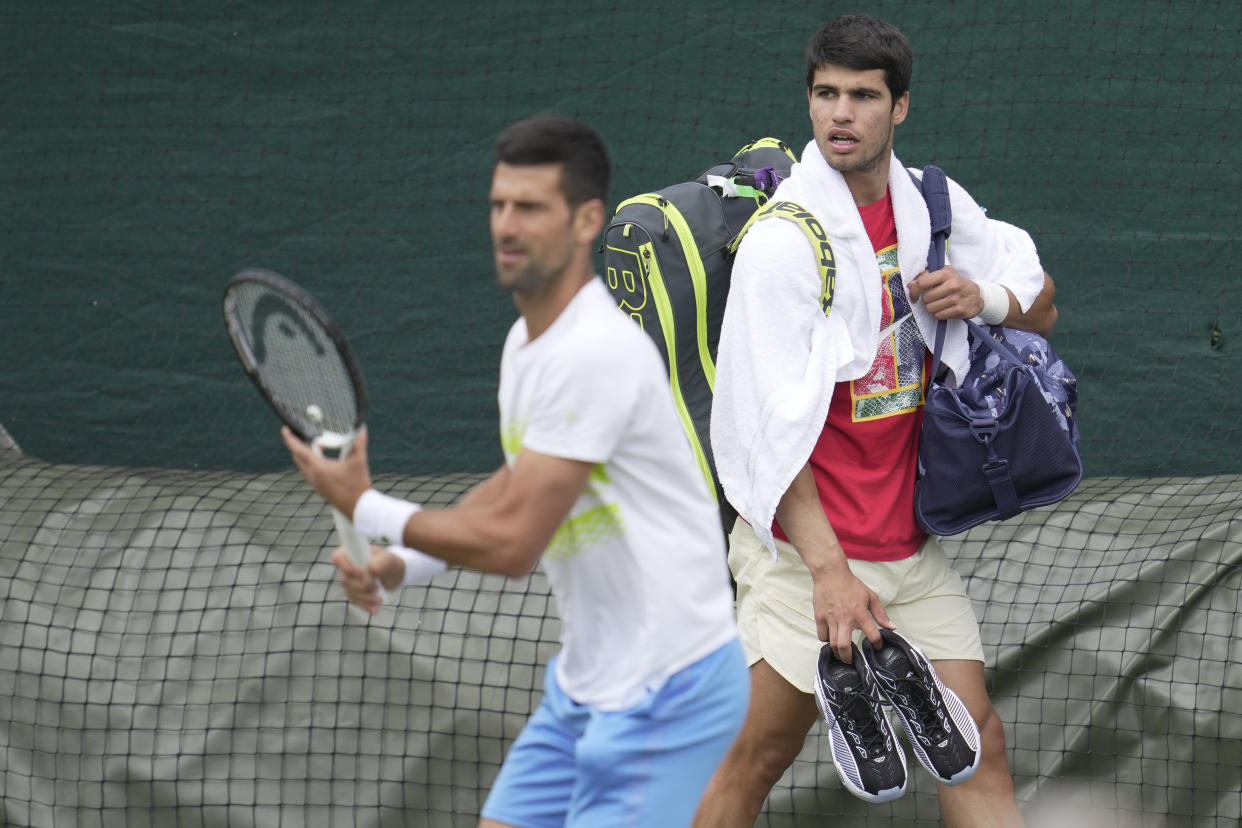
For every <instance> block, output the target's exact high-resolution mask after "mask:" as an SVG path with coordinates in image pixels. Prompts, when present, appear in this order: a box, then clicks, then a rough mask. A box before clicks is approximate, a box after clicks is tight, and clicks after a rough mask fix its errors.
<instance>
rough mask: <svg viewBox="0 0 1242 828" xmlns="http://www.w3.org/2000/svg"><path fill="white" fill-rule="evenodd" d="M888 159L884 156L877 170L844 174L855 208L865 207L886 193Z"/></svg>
mask: <svg viewBox="0 0 1242 828" xmlns="http://www.w3.org/2000/svg"><path fill="white" fill-rule="evenodd" d="M889 158H890V156H885V158H884V160H883V161H882V162H881V163H880V168H879V169H875V170H857V171H855V172H848V173H844V177H845V185H846V186H847V187H849V188H850V195H852V196H854V204H855V205H856V206H858V207H865V206H867V205H868V204H875V203H876V202H877V201H879V200H880V199H882V198H884V194H885V193H886V192H888V166H889Z"/></svg>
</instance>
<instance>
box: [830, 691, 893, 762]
mask: <svg viewBox="0 0 1242 828" xmlns="http://www.w3.org/2000/svg"><path fill="white" fill-rule="evenodd" d="M833 695H835V696H837V698H836V699H834V700H833V701H834V702H835V704H834V707H836V708H837V713H838V716H839V718H840V720H841V729H842V730H844V731H846V732H847V733H848V734H849V735H850V737H851V738H853V739H854V741H855V742H856V743H857V744H858V746H859V748H860V749H861V751H862V754H863V758H864V759H871V758H874V757H876V756H879V755H881V754H883V753H887V752H888V750H889V736H888V727H887V726H886V725H885V724H884V722H883V716H884V714H883V713H882V712H881V711H880V709H879V705H878V704H877V703H876V700H875V698H874V697H873V696H871V694H869V693H867V692H865V691H862V690H838V691H836V692H835V693H834V694H833Z"/></svg>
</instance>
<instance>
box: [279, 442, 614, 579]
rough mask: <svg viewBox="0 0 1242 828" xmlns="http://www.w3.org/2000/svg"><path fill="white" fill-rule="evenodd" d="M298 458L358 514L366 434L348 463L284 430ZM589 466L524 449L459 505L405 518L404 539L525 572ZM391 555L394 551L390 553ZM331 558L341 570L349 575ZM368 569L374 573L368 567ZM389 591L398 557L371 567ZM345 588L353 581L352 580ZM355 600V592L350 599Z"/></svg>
mask: <svg viewBox="0 0 1242 828" xmlns="http://www.w3.org/2000/svg"><path fill="white" fill-rule="evenodd" d="M282 435H283V437H284V441H285V445H286V446H287V447H288V449H289V452H290V454H291V455H292V457H293V460H294V463H295V464H296V465H297V467H298V469H299V470H301V472H302V474H303V475H304V476H305V477H306V479H307V481H308V482H309V483H310V484H311V486H312V487H313V488H314V489H315V491H317V492H318V493H319V494H320V495H321V496H322V497H323V498H324V499H325V500H327V501H328V502H329V503H331V504H332V505H333V506H335V507H336V508H337V509H340V510H341V511H342V512H344V513H345V514H346V515H349V516H353V515H354V511H355V508H356V506H357V504H358V501H359V499H360V498H361V497H362V495H363V493H364V492H366V491H367V490H368V489H370V488H371V473H370V467H369V464H368V461H367V433H366V430H365V429H364V430H363V431H362V433H360V434H359V436H358V439H357V441H356V443H355V445H354V449H353V451H352V452H350V454H349V456H348V457H346V458H345V459H344V460H334V459H331V458H327V457H324V456H322V455H320V454H319V453H317V452H316V451H314V450H313V449H312V448H311V447H310V446H308V445H307V444H306V443H303V442H302V441H301V440H299V439H298V438H297V436H296V435H294V434H293V433H292V432H291V431H289V430H288V429H284V430H283V431H282ZM591 468H592V464H590V463H586V462H582V461H577V460H567V459H565V458H560V457H552V456H550V455H546V454H540V453H538V452H533V451H529V450H525V449H524V450H523V451H522V452H521V453H520V454H519V455H518V458H517V462H516V463H515V464H514V466H513V468H512V469H510V468H507V467H502V468H500V469H498V470H497V471H496V472H494V473H493V474H492V475H491V476H490V477H488V478H487V479H486V480H484V481H483V482H482V483H480V484H479V485H477V486H476V487H474V488H473V489H472V490H471V491H470V492H469V493H468V494H467V496H466V497H464V498H463V499H462V501H461V502H459V503H458V504H457V505H455V506H453V507H450V508H447V509H422V510H420V511H418V512H416V513H414V514H412V515H410V517H409V518H408V519H407V520H406V522H405V526H404V530H403V532H402V538H401V543H402V545H403V546H406V547H408V548H411V549H417V550H418V551H420V552H423V553H426V554H429V555H433V556H434V557H437V558H440V559H441V560H443V561H445V562H446V563H448V564H450V565H455V566H464V567H468V568H470V569H476V570H479V571H481V572H495V573H500V574H504V575H509V576H521V575H525V574H527V573H529V572H530V571H531V570H532V569H534V567H535V564H536V563H537V562H538V561H539V556H540V555H542V554H543V550H544V548H545V547H546V546H547V544H548V541H549V540H551V538H552V535H553V534H554V533H555V532H556V529H557V527H559V526H560V524H561V523H562V522H563V521H564V519H565V518H566V516H568V514H569V511H570V509H571V508H572V507H573V504H574V501H576V500H577V498H578V495H579V494H581V493H582V490H583V489H584V488H585V487H586V483H587V480H588V478H589V476H590V473H591ZM385 555H388V556H389V557H395V556H392V555H391V553H385ZM343 557H347V556H343V555H340V554H338V555H334V556H333V560H334V561H337V565H338V567H340V568H341V570H342V573H343V574H346V575H348V574H349V573H348V572H346V568H345V567H344V566H342V561H341V560H339V559H340V558H343ZM368 570H374V567H373V566H368ZM372 575H374V576H375V577H378V578H380V580H382V581H383V582H384V584H385V586H389V587H390V588H391V587H393V586H396V585H397V584H399V583H400V582H401V577H400V576H401V566H400V561H398V562H397V565H396V569H395V571H394V567H393V565H391V563H390V562H388V563H386V564H385V565H384V566H383V567H382V568H381V571H379V572H375V571H372ZM347 587H348V585H347ZM351 597H352V596H351Z"/></svg>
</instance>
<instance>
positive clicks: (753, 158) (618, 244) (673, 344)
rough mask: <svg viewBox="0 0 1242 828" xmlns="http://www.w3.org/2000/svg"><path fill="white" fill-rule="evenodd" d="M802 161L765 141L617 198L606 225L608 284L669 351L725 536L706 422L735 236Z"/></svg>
mask: <svg viewBox="0 0 1242 828" xmlns="http://www.w3.org/2000/svg"><path fill="white" fill-rule="evenodd" d="M796 160H797V158H796V157H795V155H794V153H793V152H792V151H791V150H790V149H789V147H787V146H786V145H785V144H784V143H783V142H781V141H778V140H777V139H775V138H762V139H760V140H758V141H755V142H753V143H751V144H747V145H746V146H745V147H743V148H742V149H740V150H738V152H737V154H736V155H734V156H733V158H732V159H730V160H729V161H726V162H724V163H721V164H716V165H715V166H712V167H710V168H708V169H707V170H705V171H704V172H703V173H702V174H701V175H699V177H698V178H696V179H695V180H693V181H685V182H682V183H680V184H674V185H673V186H671V187H665V188H664V189H662V190H657V191H655V192H651V193H643V194H642V195H639V196H635V197H634V198H631V199H628V200H626V201H623V202H621V204H620V205H619V206H618V207H617V212H616V215H615V216H614V218H613V219H612V221H611V222H610V223H609V225H608V227H607V228H606V229H605V231H604V245H603V252H604V265H605V277H604V280H605V284H606V285H607V286H608V289H609V290H610V291H611V292H612V295H613V296H615V297H616V299H617V302H618V304H619V305H620V306H621V309H622V310H624V311H625V312H627V313H628V314H629V315H630V317H631V318H633V319H634V321H635V322H637V323H638V324H639V326H640V327H642V329H643V330H644V331H646V332H647V334H648V335H649V336H650V337H651V338H652V340H654V341H655V344H656V347H657V348H659V350H660V355H661V356H663V357H664V362H665V365H667V366H668V377H669V384H670V386H671V387H672V390H673V399H674V401H675V402H676V404H677V413H678V415H679V416H680V417H681V423H682V427H683V428H684V429H685V431H686V436H687V437H689V438H690V445H691V447H692V448H693V450H694V456H695V459H696V460H697V461H698V464H699V469H700V470H701V471H702V473H703V476H704V478H706V480H707V482H708V485H709V487H710V488H711V490H712V492H714V493H715V495H716V499H717V501H718V502H719V504H720V512H721V523H722V526H723V527H724V530H725V533H726V534H727V533H728V532H729V531H730V529H732V527H733V521H734V519H735V518H736V512H734V511H733V509H732V507H730V506H729V504H728V502H727V501H726V500H725V498H724V493H723V492H722V490H721V488H720V484H719V482H718V481H717V480H716V466H715V463H714V461H713V459H712V448H711V441H710V439H709V437H708V427H709V424H710V419H711V405H712V392H713V389H714V388H715V386H716V346H717V344H718V342H719V340H720V322H721V318H722V317H723V315H724V307H725V300H726V299H727V298H728V294H729V275H730V273H731V271H732V268H733V254H734V251H735V250H736V246H735V241H736V240H737V238H738V236H739V234H740V233H741V232H742V230H743V228H744V227H747V226H748V222H749V221H750V219H751V218H752V217H753V216H754V214H755V211H756V210H758V209H759V208H760V207H761V206H763V205H764V204H766V203H767V201H768V199H769V198H770V197H771V195H772V193H773V191H774V190H775V189H776V185H777V184H778V183H780V181H782V180H783V179H785V178H788V177H789V173H790V170H791V168H792V166H793V164H794V162H795V161H796Z"/></svg>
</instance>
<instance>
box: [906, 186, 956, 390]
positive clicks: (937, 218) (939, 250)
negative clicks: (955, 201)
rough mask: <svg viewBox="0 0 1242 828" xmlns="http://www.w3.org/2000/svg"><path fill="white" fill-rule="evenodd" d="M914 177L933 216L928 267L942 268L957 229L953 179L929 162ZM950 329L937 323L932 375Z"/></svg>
mask: <svg viewBox="0 0 1242 828" xmlns="http://www.w3.org/2000/svg"><path fill="white" fill-rule="evenodd" d="M907 172H909V171H908V170H907ZM910 180H911V181H913V182H914V186H916V187H918V188H919V191H920V192H922V193H923V200H924V201H925V202H927V214H928V215H929V216H930V217H931V245H930V247H929V248H928V250H927V269H928V270H939V269H940V268H942V267H944V248H945V242H946V241H948V239H949V233H950V232H951V231H952V229H953V207H952V205H951V204H950V202H949V182H948V179H946V178H945V175H944V170H942V169H940V168H939V167H937V166H935V165H934V164H928V165H927V166H926V167H924V168H923V180H922V181H920V180H919V179H918V177H917V176H916V175H915V174H914V173H910ZM947 330H948V323H947V322H945V320H943V319H941V320H939V321H938V322H937V323H936V344H935V345H934V346H933V347H932V364H931V373H930V374H928V376H930V377H932V378H935V376H936V375H937V374H938V373H939V372H940V351H941V349H942V348H944V337H945V332H946V331H947Z"/></svg>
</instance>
